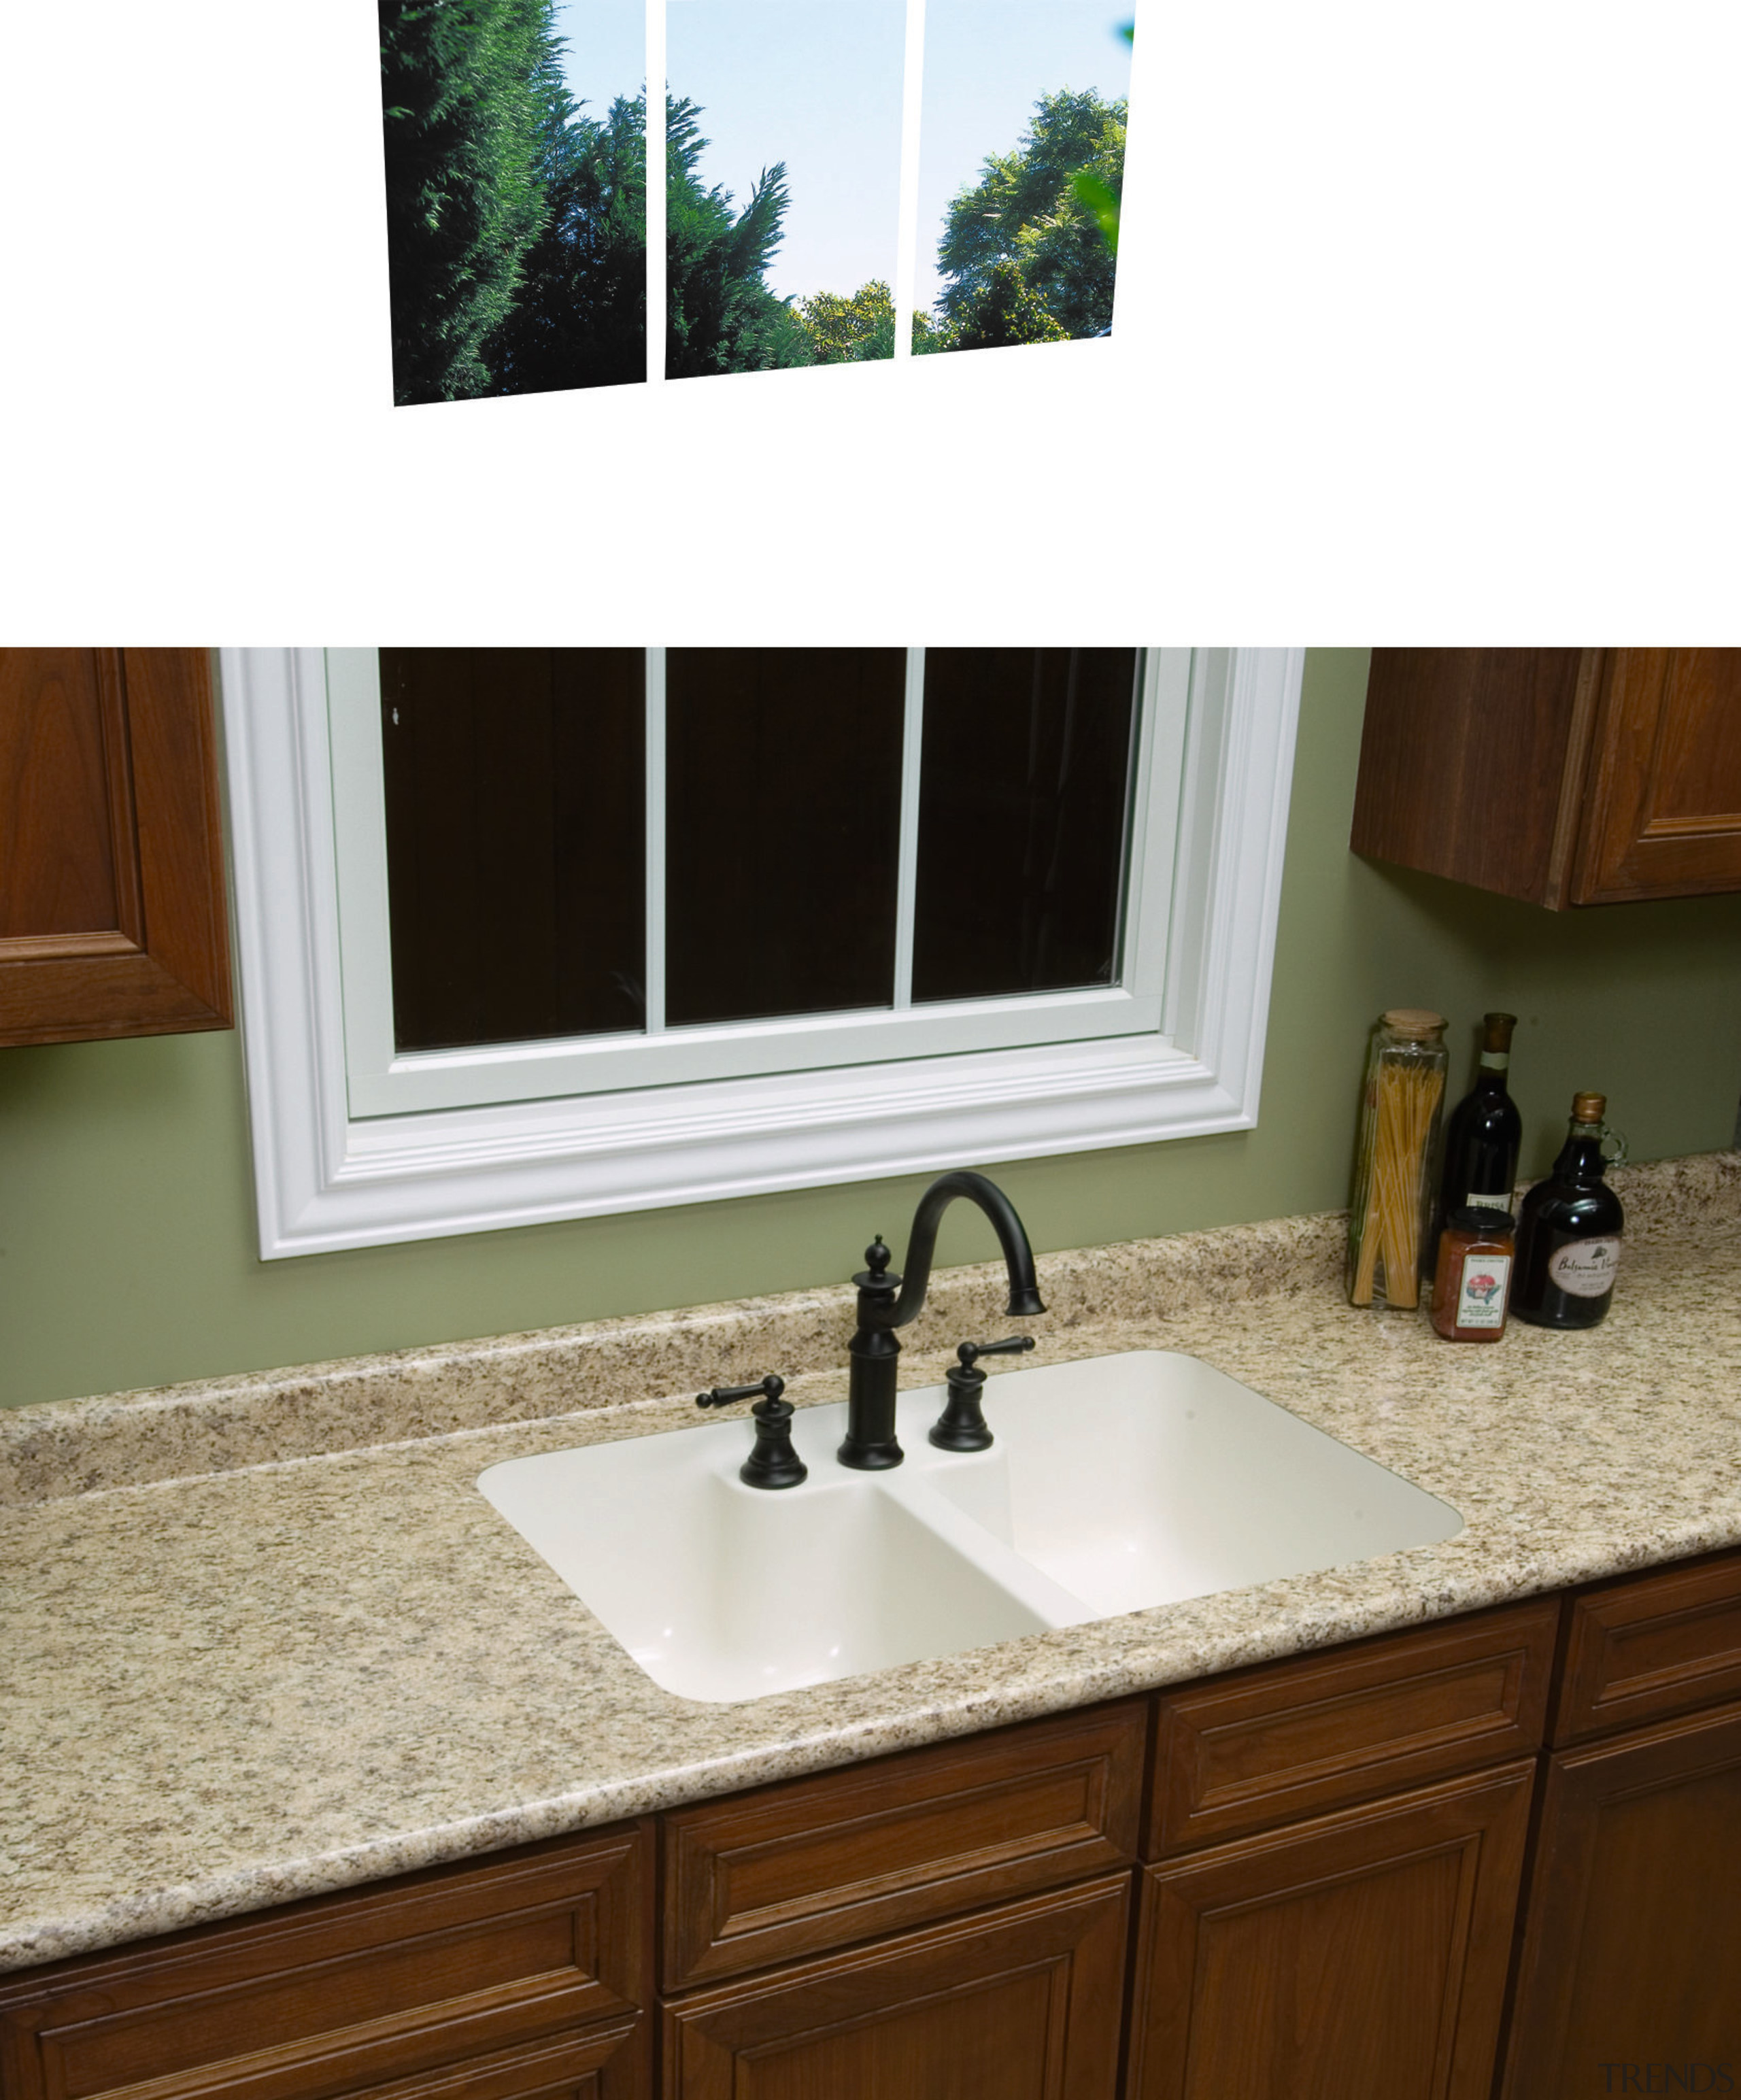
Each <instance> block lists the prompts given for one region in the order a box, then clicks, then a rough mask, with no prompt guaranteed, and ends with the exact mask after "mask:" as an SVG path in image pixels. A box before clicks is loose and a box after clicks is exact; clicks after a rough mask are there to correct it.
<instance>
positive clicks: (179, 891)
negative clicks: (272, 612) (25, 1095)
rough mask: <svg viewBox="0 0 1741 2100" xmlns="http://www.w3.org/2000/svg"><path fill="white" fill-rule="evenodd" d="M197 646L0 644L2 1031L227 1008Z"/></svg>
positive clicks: (143, 1021)
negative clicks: (2, 646) (20, 646)
mask: <svg viewBox="0 0 1741 2100" xmlns="http://www.w3.org/2000/svg"><path fill="white" fill-rule="evenodd" d="M229 1026H231V996H230V960H229V947H228V933H227V917H226V913H225V908H224V876H223V836H222V832H221V829H220V825H219V819H218V764H217V742H216V730H215V725H214V717H213V706H212V692H211V673H210V666H209V658H208V655H207V652H206V651H205V650H203V649H0V1045H3V1044H7V1043H71V1042H81V1041H84V1040H86V1039H90V1038H93V1037H99V1036H117V1035H178V1034H181V1033H183V1032H185V1031H187V1030H195V1029H205V1028H227V1027H229Z"/></svg>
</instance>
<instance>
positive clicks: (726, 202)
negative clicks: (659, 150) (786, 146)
mask: <svg viewBox="0 0 1741 2100" xmlns="http://www.w3.org/2000/svg"><path fill="white" fill-rule="evenodd" d="M700 117H701V111H700V110H699V108H697V106H696V105H695V104H694V103H693V102H690V101H689V100H688V99H684V100H682V101H680V102H679V101H672V102H668V103H667V104H666V116H665V140H666V150H667V163H668V185H667V190H666V204H665V212H666V257H667V260H666V298H667V308H668V311H667V313H666V317H665V322H666V325H665V369H666V372H667V373H668V376H669V377H672V378H673V379H686V378H690V377H694V376H696V375H698V374H699V373H708V372H765V371H769V370H772V369H774V368H777V367H781V366H787V365H796V364H809V363H811V362H812V354H811V348H810V339H809V336H808V335H807V334H806V333H805V331H804V323H803V321H802V320H800V317H799V316H798V315H797V314H796V312H794V311H793V310H792V307H791V305H790V304H789V303H788V302H787V301H786V300H784V299H782V298H778V297H776V295H775V294H774V293H773V292H772V291H770V290H769V288H768V283H767V273H768V265H769V262H772V261H773V259H774V251H775V250H776V249H778V246H779V245H780V240H781V237H782V232H783V228H784V224H785V219H786V213H787V207H788V205H790V203H791V195H790V192H788V191H787V187H786V164H785V162H784V161H777V162H776V163H775V164H774V166H773V167H771V168H765V169H764V170H762V172H761V174H760V178H759V179H758V180H757V181H756V185H755V187H754V188H753V189H752V190H751V192H750V199H749V202H748V203H747V205H745V206H744V207H743V210H742V211H741V212H734V210H733V209H732V199H731V196H730V194H729V192H727V191H725V190H723V189H721V188H719V187H718V186H717V185H715V186H714V187H713V188H711V189H709V188H703V185H702V183H701V180H700V178H699V175H698V174H697V173H696V170H697V168H698V167H699V164H700V161H701V157H702V154H703V152H705V150H706V149H707V143H708V142H707V139H703V137H702V135H701V130H700Z"/></svg>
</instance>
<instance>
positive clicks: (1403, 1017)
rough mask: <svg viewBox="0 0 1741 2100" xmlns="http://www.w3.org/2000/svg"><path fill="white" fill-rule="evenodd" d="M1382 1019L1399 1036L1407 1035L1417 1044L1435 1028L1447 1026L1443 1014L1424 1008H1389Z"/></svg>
mask: <svg viewBox="0 0 1741 2100" xmlns="http://www.w3.org/2000/svg"><path fill="white" fill-rule="evenodd" d="M1382 1019H1383V1021H1384V1025H1385V1026H1386V1028H1388V1029H1390V1030H1392V1031H1393V1032H1394V1033H1395V1034H1396V1035H1407V1036H1408V1037H1410V1038H1412V1039H1413V1040H1415V1041H1416V1042H1420V1041H1423V1040H1424V1039H1426V1037H1427V1036H1429V1035H1431V1034H1432V1033H1433V1031H1434V1030H1435V1028H1443V1026H1444V1025H1445V1017H1444V1016H1443V1014H1442V1013H1433V1012H1430V1011H1429V1010H1428V1009H1427V1008H1426V1007H1424V1006H1392V1007H1388V1008H1386V1010H1385V1012H1384V1014H1383V1016H1382Z"/></svg>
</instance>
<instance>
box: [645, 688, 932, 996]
mask: <svg viewBox="0 0 1741 2100" xmlns="http://www.w3.org/2000/svg"><path fill="white" fill-rule="evenodd" d="M905 690H906V651H904V650H901V649H673V650H672V651H670V652H669V654H668V656H667V657H666V660H665V694H666V699H665V722H666V739H665V741H666V752H667V757H666V803H665V824H666V833H665V836H666V911H665V926H666V934H665V942H666V955H665V1017H666V1019H667V1020H668V1021H669V1022H671V1023H672V1026H684V1025H687V1024H693V1023H697V1022H701V1021H745V1020H751V1019H757V1018H761V1017H773V1016H774V1015H777V1014H791V1013H831V1012H840V1011H842V1010H844V1009H848V1008H854V1007H879V1006H888V1005H889V1004H891V1003H892V1001H893V996H894V963H895V876H896V867H897V859H898V854H899V847H900V829H901V717H902V704H903V698H904V695H905Z"/></svg>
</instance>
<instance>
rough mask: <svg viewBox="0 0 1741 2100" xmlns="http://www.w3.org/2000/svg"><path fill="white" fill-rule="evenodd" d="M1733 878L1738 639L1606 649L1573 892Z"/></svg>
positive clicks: (1740, 873)
mask: <svg viewBox="0 0 1741 2100" xmlns="http://www.w3.org/2000/svg"><path fill="white" fill-rule="evenodd" d="M1726 889H1741V649H1615V650H1611V651H1609V652H1608V664H1607V677H1606V682H1605V686H1604V690H1603V693H1602V712H1601V714H1600V717H1599V718H1598V723H1597V729H1596V737H1595V743H1594V748H1593V752H1592V754H1591V760H1590V768H1589V778H1588V782H1587V786H1586V811H1585V827H1584V834H1583V838H1582V840H1581V842H1580V847H1579V852H1578V866H1577V872H1576V878H1575V880H1574V883H1573V887H1572V902H1574V903H1575V904H1614V903H1624V902H1627V901H1629V899H1632V898H1642V897H1696V896H1701V895H1705V894H1708V893H1710V892H1712V891H1716V890H1726Z"/></svg>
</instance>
